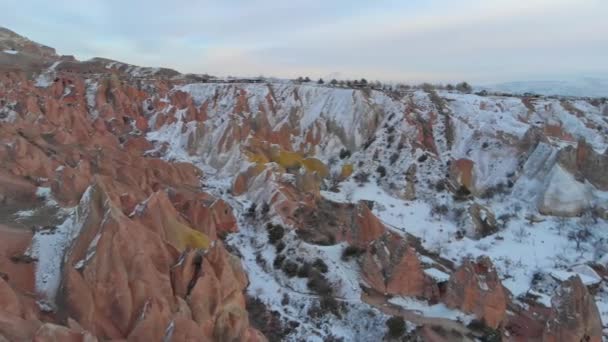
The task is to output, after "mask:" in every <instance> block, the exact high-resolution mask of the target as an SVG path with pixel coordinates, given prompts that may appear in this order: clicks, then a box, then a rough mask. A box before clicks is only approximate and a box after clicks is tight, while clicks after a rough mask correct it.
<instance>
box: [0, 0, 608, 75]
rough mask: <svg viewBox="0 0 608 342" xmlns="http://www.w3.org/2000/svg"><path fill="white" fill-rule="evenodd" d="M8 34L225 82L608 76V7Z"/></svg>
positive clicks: (379, 12)
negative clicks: (238, 79)
mask: <svg viewBox="0 0 608 342" xmlns="http://www.w3.org/2000/svg"><path fill="white" fill-rule="evenodd" d="M0 25H1V26H6V27H7V28H9V29H12V30H13V31H16V32H17V33H19V34H22V35H25V36H27V37H28V38H30V39H32V40H35V41H38V42H40V43H43V44H46V45H50V46H52V47H55V48H56V49H57V50H58V53H60V54H72V55H75V56H76V57H77V58H78V59H88V58H91V57H95V56H100V57H107V58H111V59H116V60H120V61H124V62H128V63H132V64H137V65H145V66H165V67H171V68H174V69H177V70H179V71H181V72H195V73H209V74H213V75H223V76H226V75H238V76H258V75H264V76H278V77H296V76H299V75H304V76H306V75H308V76H310V77H314V78H317V77H324V78H333V77H335V78H355V77H357V78H360V77H365V78H368V79H372V80H373V79H379V80H385V81H409V82H418V81H433V82H452V81H456V80H469V81H472V82H477V83H486V82H502V81H511V80H532V79H534V80H536V79H555V78H560V77H567V76H572V75H590V76H593V75H607V74H608V0H485V1H484V0H428V1H420V0H408V1H405V0H282V1H279V0H260V1H254V0H248V1H246V0H222V1H202V0H201V1H195V0H173V1H167V0H163V1H160V0H147V1H133V0H53V1H49V0H1V1H0Z"/></svg>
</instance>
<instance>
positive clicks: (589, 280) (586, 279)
mask: <svg viewBox="0 0 608 342" xmlns="http://www.w3.org/2000/svg"><path fill="white" fill-rule="evenodd" d="M551 276H553V277H554V278H556V279H557V280H560V281H566V280H568V279H570V278H572V277H576V276H578V277H580V278H581V281H582V282H583V284H584V285H586V286H589V285H597V284H599V283H600V281H601V279H598V278H595V277H592V276H588V275H586V274H582V273H577V272H568V271H563V270H553V271H551Z"/></svg>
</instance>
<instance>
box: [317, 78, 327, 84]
mask: <svg viewBox="0 0 608 342" xmlns="http://www.w3.org/2000/svg"><path fill="white" fill-rule="evenodd" d="M323 83H325V82H324V81H323V79H322V78H319V80H318V81H317V84H323Z"/></svg>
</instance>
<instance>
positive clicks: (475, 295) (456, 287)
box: [443, 257, 508, 328]
mask: <svg viewBox="0 0 608 342" xmlns="http://www.w3.org/2000/svg"><path fill="white" fill-rule="evenodd" d="M443 300H444V302H445V303H446V305H447V306H448V307H451V308H455V309H458V310H462V311H463V312H466V313H471V314H474V315H475V316H476V317H477V318H479V319H480V320H483V322H484V323H485V324H486V325H487V326H489V327H491V328H497V327H498V326H500V325H501V323H502V322H503V320H504V319H505V317H506V310H507V301H508V297H507V291H506V290H505V289H504V287H503V286H502V283H501V282H500V278H499V277H498V274H497V273H496V270H495V269H494V266H493V265H492V261H490V259H489V258H487V257H480V258H479V259H477V260H475V261H473V260H466V261H464V263H463V264H462V265H461V266H460V267H459V268H458V269H457V270H456V271H455V272H454V273H453V274H452V275H451V277H450V280H449V282H448V285H447V289H446V293H445V297H444V299H443Z"/></svg>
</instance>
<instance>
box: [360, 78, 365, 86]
mask: <svg viewBox="0 0 608 342" xmlns="http://www.w3.org/2000/svg"><path fill="white" fill-rule="evenodd" d="M359 83H361V84H362V85H367V80H366V79H365V78H362V79H361V81H359Z"/></svg>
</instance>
